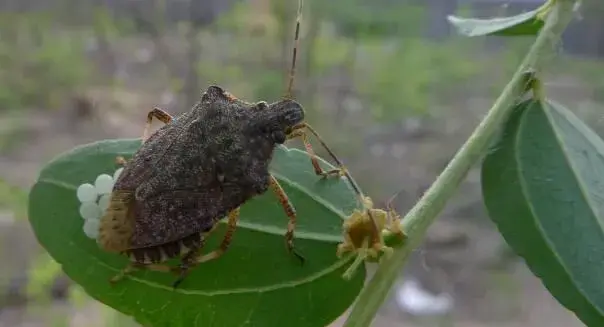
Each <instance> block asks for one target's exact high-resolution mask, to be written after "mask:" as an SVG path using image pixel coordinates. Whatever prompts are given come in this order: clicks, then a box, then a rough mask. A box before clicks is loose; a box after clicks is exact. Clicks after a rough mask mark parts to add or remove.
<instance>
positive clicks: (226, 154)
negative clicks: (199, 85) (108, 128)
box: [98, 2, 360, 287]
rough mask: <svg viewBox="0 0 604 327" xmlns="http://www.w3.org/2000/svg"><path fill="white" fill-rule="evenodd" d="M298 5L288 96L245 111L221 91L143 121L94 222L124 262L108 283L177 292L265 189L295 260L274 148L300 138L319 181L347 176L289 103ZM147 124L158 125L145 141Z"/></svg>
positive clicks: (290, 212)
mask: <svg viewBox="0 0 604 327" xmlns="http://www.w3.org/2000/svg"><path fill="white" fill-rule="evenodd" d="M301 7H302V5H301V2H300V4H299V6H298V17H297V20H296V32H295V45H294V50H293V60H292V66H291V71H290V74H289V83H288V88H287V90H288V91H287V95H286V97H285V98H284V99H283V100H280V101H276V102H274V103H271V104H267V103H266V102H264V101H260V102H256V103H249V102H245V101H242V100H240V99H237V98H235V97H234V96H233V95H231V94H230V93H228V92H226V91H225V90H223V89H222V88H221V87H218V86H210V87H208V88H207V90H206V91H205V92H204V93H203V95H202V97H201V100H200V101H199V102H198V103H197V104H196V105H195V106H193V108H192V109H191V110H190V111H188V112H186V113H184V114H182V115H180V116H179V117H176V118H173V117H172V116H171V115H170V114H168V113H166V112H165V111H163V110H161V109H159V108H155V109H153V110H152V111H150V112H149V113H148V115H147V123H146V126H145V129H144V132H143V137H142V145H141V147H140V148H139V149H138V151H137V152H136V153H135V154H134V156H133V157H132V158H131V159H130V160H129V161H128V162H126V161H125V160H123V158H118V159H119V161H120V162H121V164H123V165H124V170H123V171H122V173H121V174H120V176H119V178H118V179H117V180H116V181H115V184H114V187H113V190H112V194H111V199H110V203H109V206H108V208H107V210H106V212H105V214H104V216H103V217H102V218H101V222H100V227H99V237H98V243H99V244H100V246H101V247H102V248H103V249H104V250H106V251H109V252H116V253H121V254H124V255H127V256H128V257H129V258H130V260H131V262H130V264H129V265H128V266H127V267H126V268H125V269H124V270H123V271H122V272H120V273H119V274H118V275H116V276H114V277H113V278H112V279H111V281H112V282H116V281H118V280H120V279H121V278H122V277H123V276H125V275H126V274H128V273H130V272H132V271H134V270H136V269H139V268H144V269H151V270H156V271H163V272H172V273H176V274H177V275H179V277H178V279H177V280H176V281H175V283H174V287H176V286H177V285H178V284H179V283H180V282H181V281H182V280H183V279H184V278H185V276H186V275H187V273H188V272H189V270H190V269H191V268H192V267H194V266H196V265H198V264H200V263H202V262H206V261H209V260H212V259H216V258H218V257H220V256H221V255H222V254H223V253H224V252H225V251H227V249H228V247H229V244H230V242H231V239H232V236H233V233H234V231H235V229H236V226H237V221H238V219H239V208H240V206H241V205H242V204H244V203H245V202H246V201H247V200H249V199H251V198H252V197H255V196H257V195H259V194H263V193H265V192H266V191H267V190H268V189H271V190H272V191H273V192H274V193H275V194H276V196H277V198H278V199H279V201H280V203H281V205H282V206H283V208H284V210H285V213H286V215H287V216H288V217H289V223H288V226H287V232H286V234H285V239H286V244H287V248H288V250H289V251H290V252H292V253H294V254H295V255H296V256H298V257H299V258H300V259H303V258H302V257H301V256H300V255H299V254H297V253H296V252H295V250H294V244H293V238H294V229H295V225H296V218H297V217H296V211H295V209H294V207H293V206H292V204H291V202H290V201H289V199H288V197H287V194H285V192H284V190H283V188H282V187H281V185H279V182H278V181H277V179H276V178H275V177H273V176H272V175H271V174H270V172H269V164H270V162H271V158H272V155H273V151H274V149H275V147H276V146H277V145H279V144H283V143H284V142H285V141H286V140H289V139H293V138H301V139H302V141H303V142H304V145H305V148H306V150H307V152H308V153H309V155H310V158H311V162H312V165H313V167H314V171H315V173H316V174H317V175H320V176H323V177H327V176H330V175H335V176H338V177H340V176H342V175H345V176H347V177H348V178H349V179H351V178H350V176H349V174H348V172H347V171H346V170H345V169H344V168H343V166H342V164H341V162H340V161H339V160H337V158H335V155H333V152H332V151H331V150H330V149H329V148H327V147H326V145H325V143H324V142H323V141H322V140H321V139H320V138H319V136H318V135H317V134H316V132H315V131H314V130H313V129H312V128H311V127H310V126H309V125H308V124H306V123H305V121H304V110H303V108H302V106H301V105H300V104H299V103H298V102H296V101H294V100H292V99H291V96H290V94H291V89H292V84H293V78H294V72H295V63H296V52H297V45H298V38H299V29H300V18H301ZM153 118H156V119H159V120H160V121H162V122H163V123H164V124H165V125H164V126H162V127H161V128H159V129H158V130H157V131H156V132H154V133H152V134H150V135H149V129H150V126H151V122H152V120H153ZM307 131H310V132H311V133H312V134H313V135H315V137H316V138H317V139H318V140H319V141H320V143H321V144H322V145H323V146H324V147H326V149H327V151H328V152H329V154H330V155H331V156H332V157H334V159H335V160H336V161H337V164H338V165H339V166H340V168H339V169H334V170H332V171H323V169H322V168H321V167H320V166H319V163H318V160H317V158H316V156H315V154H314V152H313V150H312V147H311V145H310V143H309V142H308V138H307V134H306V132H307ZM351 181H352V180H351ZM353 185H354V183H353ZM354 186H355V189H356V190H357V192H358V188H357V187H356V185H354ZM359 194H360V193H359ZM224 217H228V227H227V231H226V234H225V236H224V238H223V240H222V242H221V244H220V245H219V248H218V249H216V250H213V251H211V252H209V253H207V254H204V255H202V254H201V253H200V251H201V249H202V247H203V246H204V242H205V240H206V237H207V236H208V234H210V233H211V232H212V231H213V230H214V229H215V227H216V226H217V223H218V221H219V220H221V219H223V218H224ZM171 258H179V259H180V264H179V265H178V267H171V266H169V265H167V264H165V261H167V260H168V259H171Z"/></svg>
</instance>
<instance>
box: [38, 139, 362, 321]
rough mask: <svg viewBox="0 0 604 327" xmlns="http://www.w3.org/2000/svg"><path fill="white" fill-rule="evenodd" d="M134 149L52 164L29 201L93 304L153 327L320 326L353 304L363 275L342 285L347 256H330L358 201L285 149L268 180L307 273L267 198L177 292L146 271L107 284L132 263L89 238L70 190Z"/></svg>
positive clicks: (50, 246)
mask: <svg viewBox="0 0 604 327" xmlns="http://www.w3.org/2000/svg"><path fill="white" fill-rule="evenodd" d="M139 146H140V140H138V139H136V140H108V141H101V142H97V143H92V144H87V145H84V146H81V147H78V148H76V149H74V150H72V151H70V152H68V153H65V154H63V155H60V156H59V157H58V158H56V159H55V160H53V161H52V162H50V163H49V164H48V165H47V166H46V167H45V168H44V169H43V170H42V171H41V173H40V176H39V178H38V180H37V183H36V184H35V185H34V186H33V188H32V190H31V193H30V203H29V210H30V220H31V224H32V226H33V229H34V232H35V234H36V236H37V238H38V240H39V242H40V243H41V244H42V245H43V246H44V247H45V248H46V249H47V250H48V252H49V253H50V254H51V255H52V257H53V258H54V259H55V260H56V261H57V262H59V263H60V264H61V265H62V267H63V270H64V271H65V272H66V273H67V275H69V277H71V278H72V279H73V280H74V281H76V282H77V283H79V284H80V285H81V286H82V287H83V288H84V289H85V290H86V292H88V293H89V294H90V295H91V296H92V297H94V298H96V299H98V300H99V301H101V302H103V303H105V304H107V305H109V306H111V307H113V308H115V309H117V310H119V311H121V312H123V313H125V314H128V315H132V316H134V317H135V318H136V319H137V320H138V321H139V322H140V323H142V324H144V325H145V326H154V327H156V326H210V325H213V326H225V327H228V326H243V325H248V326H267V327H268V326H286V325H287V326H304V327H311V326H317V327H319V326H320V327H323V326H325V325H327V324H329V323H330V322H331V321H333V320H334V319H336V318H337V317H338V316H339V315H341V314H342V313H343V312H344V311H345V310H346V309H347V308H348V307H349V306H350V305H351V304H352V302H353V301H354V299H355V298H356V296H357V294H358V293H359V292H360V289H361V287H362V285H363V282H364V277H365V271H364V270H363V269H361V271H359V273H358V274H357V275H355V278H354V279H353V280H351V281H345V280H344V279H343V278H342V277H341V276H342V273H343V272H344V271H345V270H346V268H347V267H348V266H349V265H350V263H351V262H350V259H351V258H352V257H347V258H345V259H342V260H339V259H337V257H336V255H335V251H336V245H337V243H338V242H340V241H341V236H340V234H341V225H342V219H343V218H344V217H345V216H347V215H348V214H349V213H350V212H351V211H352V210H353V209H354V208H355V207H356V206H357V202H356V197H355V195H354V193H353V192H352V191H351V189H350V188H349V184H348V183H347V182H345V181H344V180H336V179H328V180H322V179H321V178H319V177H318V176H316V175H315V174H314V172H313V169H312V166H311V164H310V160H309V157H308V155H307V154H306V153H305V152H303V151H300V150H296V149H287V148H285V147H279V148H277V150H276V151H275V156H274V159H273V162H272V166H271V171H272V172H273V174H274V175H275V176H276V177H277V178H278V179H279V180H280V182H281V183H282V186H283V188H284V189H285V191H286V192H287V194H288V195H289V197H290V199H291V201H292V203H293V204H294V206H295V207H296V209H297V213H298V227H297V229H296V240H295V242H296V243H295V244H296V247H297V249H298V250H299V251H300V252H301V253H302V254H303V255H304V256H305V257H306V259H307V260H306V262H305V263H304V265H302V264H300V261H299V260H297V259H296V258H295V257H294V256H293V255H291V254H290V253H289V252H288V251H287V250H286V247H285V240H284V236H283V235H284V234H285V231H286V226H287V218H286V215H285V213H284V211H283V209H282V208H281V206H280V205H279V204H278V202H277V200H276V197H275V196H274V195H273V194H272V193H270V192H267V193H266V194H264V195H262V196H259V197H256V198H254V199H252V200H250V201H249V202H247V203H246V204H245V205H244V206H243V207H242V209H241V219H240V222H239V228H238V229H237V231H236V232H235V235H234V239H233V242H232V245H231V247H230V249H229V251H227V252H226V253H225V255H223V256H222V257H221V258H219V259H217V260H213V261H210V262H207V263H204V264H202V265H200V266H199V267H197V268H195V269H194V270H193V271H192V272H191V274H190V275H189V277H187V279H185V281H184V282H183V283H182V284H181V285H180V286H179V288H178V289H176V290H173V289H172V288H171V283H172V282H173V281H174V278H175V276H172V275H169V274H162V273H157V272H151V271H139V272H136V273H135V274H134V275H133V276H132V277H129V278H126V279H124V280H123V281H121V282H119V283H118V284H116V285H115V286H113V287H111V286H110V284H109V282H108V279H109V278H110V277H112V276H113V275H115V274H116V273H117V272H118V271H119V270H121V269H122V268H123V267H125V265H126V264H127V262H128V260H127V258H125V257H122V256H120V255H116V254H111V253H106V252H104V251H102V250H100V248H99V247H98V246H97V244H96V243H95V242H94V241H93V240H91V239H89V238H87V237H86V236H85V234H84V233H83V230H82V226H83V222H84V220H83V219H82V218H81V217H80V216H79V213H78V207H79V203H78V200H77V198H76V192H75V190H76V188H77V187H78V185H80V184H82V183H86V182H94V180H95V178H96V176H97V175H99V174H102V173H109V174H112V173H113V172H114V171H115V170H116V169H117V168H118V166H116V165H115V164H114V162H115V157H116V156H117V155H122V156H124V157H126V158H128V157H130V156H131V154H132V153H134V151H136V150H137V149H138V147H139ZM325 166H326V167H328V165H327V164H325ZM224 227H225V224H224V223H221V224H220V228H218V229H217V231H216V232H215V233H213V234H212V236H211V237H210V239H209V241H208V245H207V246H206V250H205V251H210V250H211V249H214V248H216V247H217V245H218V244H219V242H220V241H221V239H222V236H223V235H224Z"/></svg>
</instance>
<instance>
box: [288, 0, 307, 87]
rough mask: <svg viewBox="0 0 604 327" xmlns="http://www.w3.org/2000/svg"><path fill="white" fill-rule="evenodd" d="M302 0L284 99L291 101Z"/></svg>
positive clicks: (299, 4) (297, 17)
mask: <svg viewBox="0 0 604 327" xmlns="http://www.w3.org/2000/svg"><path fill="white" fill-rule="evenodd" d="M303 3H304V0H298V13H297V15H296V32H295V34H294V49H293V55H292V64H291V67H290V69H289V78H288V83H287V91H286V93H285V98H286V99H292V98H293V95H292V91H293V87H294V78H295V76H296V60H297V58H298V45H299V44H300V21H301V20H302V5H303Z"/></svg>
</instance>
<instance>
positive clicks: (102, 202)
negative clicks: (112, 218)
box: [99, 194, 111, 213]
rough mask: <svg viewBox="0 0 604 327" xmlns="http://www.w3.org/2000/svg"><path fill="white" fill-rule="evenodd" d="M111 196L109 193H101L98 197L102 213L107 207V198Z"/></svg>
mask: <svg viewBox="0 0 604 327" xmlns="http://www.w3.org/2000/svg"><path fill="white" fill-rule="evenodd" d="M110 197H111V195H110V194H103V195H101V198H100V199H99V208H101V211H102V212H103V213H104V212H105V210H107V207H109V198H110Z"/></svg>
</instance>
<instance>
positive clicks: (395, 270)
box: [344, 0, 575, 327]
mask: <svg viewBox="0 0 604 327" xmlns="http://www.w3.org/2000/svg"><path fill="white" fill-rule="evenodd" d="M574 2H575V1H574V0H554V1H553V5H552V7H551V11H550V13H549V14H548V15H547V19H546V21H545V25H544V27H543V28H542V30H541V31H540V33H539V35H538V36H537V38H536V40H535V43H534V44H533V45H532V47H531V48H530V50H529V51H528V53H527V55H526V57H525V58H524V60H523V61H522V63H521V64H520V66H519V67H518V70H517V71H516V73H515V74H514V76H513V77H512V79H511V80H510V82H509V83H508V84H507V85H506V87H505V88H504V90H503V92H502V93H501V95H500V96H499V98H498V99H497V100H496V101H495V103H494V104H493V106H492V107H491V109H490V110H489V112H488V114H487V116H486V117H485V118H484V119H483V121H482V122H481V123H480V125H479V126H478V127H477V128H476V130H474V133H472V135H471V136H470V137H469V138H468V140H467V141H466V143H465V144H464V145H463V146H462V147H461V148H460V149H459V151H458V152H457V154H456V155H455V157H454V158H453V159H452V160H451V162H450V163H449V165H448V166H447V167H446V168H445V170H444V171H443V172H442V173H441V174H440V176H439V177H438V178H437V179H436V181H435V182H434V184H432V186H431V187H430V188H429V189H428V190H427V191H426V193H425V194H424V195H423V197H422V198H421V199H420V200H419V202H418V203H417V204H416V205H415V206H414V207H413V208H412V209H411V211H409V213H408V214H407V215H406V216H405V218H404V219H403V230H404V231H405V232H406V234H407V236H408V240H407V242H406V243H405V244H404V245H403V246H402V247H400V248H397V249H395V251H394V253H393V254H392V255H391V256H390V257H387V258H383V259H382V262H381V263H380V265H379V267H378V269H377V271H376V273H375V275H374V276H373V278H372V279H371V281H370V282H369V283H368V284H367V285H366V286H365V287H364V288H363V290H362V291H361V294H360V295H359V298H358V300H357V302H356V304H355V306H354V307H353V309H352V311H351V313H350V315H349V317H348V319H347V320H346V322H345V323H344V327H367V326H369V325H370V324H371V322H372V320H373V318H374V317H375V315H376V314H377V311H378V309H379V308H380V306H381V305H382V303H383V302H384V300H385V299H386V297H387V296H388V293H389V291H390V289H391V288H392V285H393V284H394V282H395V280H396V278H397V276H398V275H399V274H400V272H401V269H402V268H403V266H404V264H405V262H406V261H407V259H408V257H409V255H410V254H411V252H412V251H413V250H414V249H415V248H416V247H417V246H418V245H419V244H420V243H421V241H422V240H423V238H424V235H425V233H426V231H427V229H428V227H429V226H430V224H431V223H432V222H433V221H434V220H435V218H436V216H437V215H438V214H439V213H440V212H441V211H442V209H443V208H444V206H445V204H446V202H447V201H448V200H449V198H451V197H452V196H453V195H454V194H455V192H456V190H457V188H458V187H459V185H460V184H461V182H462V181H463V180H464V179H465V177H466V175H467V173H468V171H469V170H470V168H471V167H472V166H473V165H474V164H476V163H477V162H478V160H479V159H480V158H481V156H482V154H483V152H484V150H485V149H486V148H487V146H488V144H489V142H491V140H492V139H493V137H494V136H495V135H496V133H497V132H498V131H499V129H500V127H501V125H502V124H503V122H504V121H505V120H506V119H507V117H508V115H509V113H510V112H511V110H512V108H513V105H514V102H515V101H516V100H517V99H518V98H519V97H520V96H521V95H522V93H523V92H522V91H523V89H524V85H522V84H523V80H524V78H523V76H524V72H525V71H526V70H528V69H533V70H535V71H539V68H540V66H541V61H542V60H543V55H544V54H547V53H548V52H549V51H551V48H552V45H553V43H554V42H556V41H558V40H559V39H560V36H561V34H562V32H563V31H564V29H565V28H566V26H567V25H568V23H569V22H570V20H571V18H572V16H573V12H574V11H573V4H574Z"/></svg>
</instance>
